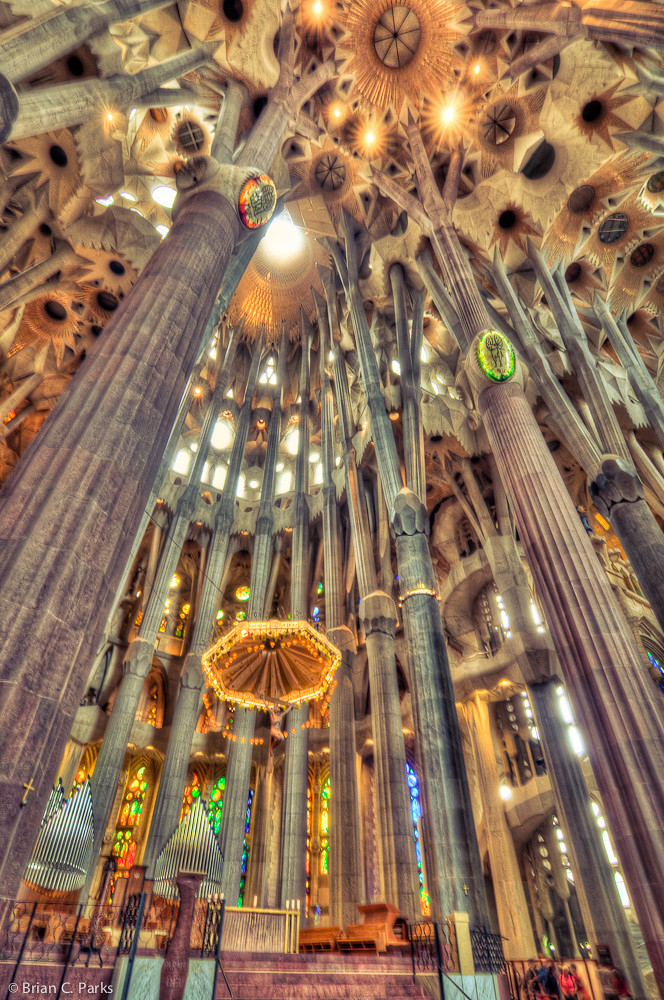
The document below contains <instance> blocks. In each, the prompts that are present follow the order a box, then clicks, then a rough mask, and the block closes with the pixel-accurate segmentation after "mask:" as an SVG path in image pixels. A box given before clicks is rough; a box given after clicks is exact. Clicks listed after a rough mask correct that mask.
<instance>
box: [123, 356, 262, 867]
mask: <svg viewBox="0 0 664 1000" xmlns="http://www.w3.org/2000/svg"><path fill="white" fill-rule="evenodd" d="M260 356H261V351H260V347H259V345H258V344H256V345H255V347H254V356H253V359H252V363H251V368H250V370H249V375H248V378H247V384H246V386H245V389H244V401H243V403H242V407H241V409H240V414H239V419H238V423H237V427H236V431H235V438H234V440H233V446H232V450H231V457H230V461H229V465H228V472H227V474H226V480H225V482H224V489H223V492H222V496H221V500H220V502H219V510H218V512H217V515H216V517H215V524H214V531H213V534H212V539H211V542H210V551H209V556H208V560H207V565H206V569H205V578H204V582H203V590H202V593H201V600H200V603H199V606H198V612H197V614H196V621H195V622H194V630H193V634H192V637H191V644H190V646H189V652H188V653H187V656H186V658H185V661H184V665H183V667H182V674H181V677H180V693H179V696H178V701H177V705H176V706H175V714H174V716H173V722H172V724H171V732H170V735H169V739H168V749H167V751H166V757H165V758H164V765H163V767H162V771H161V779H160V782H159V788H158V790H157V798H156V800H155V805H154V809H153V812H152V819H151V822H150V832H149V836H148V842H147V846H146V849H145V855H144V857H143V863H144V864H145V865H147V867H148V877H152V871H153V866H154V864H155V862H156V861H157V858H158V857H159V852H160V851H161V849H162V848H163V846H164V844H165V843H166V841H167V840H168V838H169V837H170V835H171V834H172V833H173V831H174V830H175V827H176V826H177V823H178V820H179V818H180V812H181V810H182V797H183V795H184V788H185V785H186V780H187V769H188V767H189V757H190V753H191V741H192V738H193V735H194V730H195V727H196V722H197V720H198V716H199V712H200V703H201V690H202V687H203V671H202V666H201V663H202V656H203V653H205V651H206V650H207V649H208V647H209V645H210V641H211V636H212V632H213V629H214V625H215V622H216V612H217V609H218V607H219V604H220V603H221V598H222V594H223V588H222V586H220V585H221V584H222V583H223V578H224V575H225V572H226V569H227V567H228V563H229V557H230V553H231V529H232V527H233V514H234V511H235V499H236V496H237V486H238V480H239V478H240V470H241V468H242V459H243V456H244V449H245V447H246V444H247V434H248V432H249V421H250V418H251V402H252V397H253V394H254V389H255V386H256V378H257V376H258V366H259V363H260ZM226 384H228V383H226ZM224 395H225V392H224V393H222V394H221V398H223V396H224ZM217 412H218V411H217ZM197 454H200V448H199V451H198V452H197Z"/></svg>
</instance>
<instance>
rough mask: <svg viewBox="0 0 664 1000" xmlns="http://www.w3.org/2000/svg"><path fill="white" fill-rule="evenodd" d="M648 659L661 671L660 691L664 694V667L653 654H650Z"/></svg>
mask: <svg viewBox="0 0 664 1000" xmlns="http://www.w3.org/2000/svg"><path fill="white" fill-rule="evenodd" d="M646 652H647V651H646ZM648 659H649V660H650V662H651V663H652V665H653V667H657V669H658V670H659V689H660V691H661V692H662V693H663V694H664V667H663V666H662V664H661V663H660V662H659V660H658V659H657V657H656V656H653V654H652V653H648Z"/></svg>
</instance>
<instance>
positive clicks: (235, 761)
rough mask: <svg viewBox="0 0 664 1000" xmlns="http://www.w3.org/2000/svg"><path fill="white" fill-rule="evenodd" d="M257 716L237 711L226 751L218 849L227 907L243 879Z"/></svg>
mask: <svg viewBox="0 0 664 1000" xmlns="http://www.w3.org/2000/svg"><path fill="white" fill-rule="evenodd" d="M255 724H256V716H255V714H254V712H253V711H252V710H251V709H250V708H240V707H238V708H236V709H235V712H234V714H233V739H232V741H231V746H230V749H229V752H228V766H227V768H226V793H225V796H224V807H223V809H222V810H221V828H220V830H219V846H220V847H221V851H222V854H223V855H224V868H223V872H222V876H221V891H222V892H223V893H224V896H225V898H226V900H227V902H228V905H229V906H236V905H237V900H238V894H239V891H240V880H241V878H242V870H241V869H242V845H243V843H244V827H245V822H246V815H247V799H248V797H249V786H250V784H251V757H252V746H251V744H250V742H249V740H250V739H251V738H252V737H253V735H254V728H255Z"/></svg>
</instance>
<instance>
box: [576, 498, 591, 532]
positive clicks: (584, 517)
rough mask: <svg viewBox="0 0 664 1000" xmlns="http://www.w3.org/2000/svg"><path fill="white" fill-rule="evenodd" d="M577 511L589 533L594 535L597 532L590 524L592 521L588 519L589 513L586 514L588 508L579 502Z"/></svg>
mask: <svg viewBox="0 0 664 1000" xmlns="http://www.w3.org/2000/svg"><path fill="white" fill-rule="evenodd" d="M576 512H577V514H578V515H579V518H580V519H581V524H582V525H583V527H584V528H585V529H586V531H587V532H588V534H589V535H594V534H595V532H594V531H593V529H592V528H591V526H590V521H589V520H588V515H587V514H586V508H585V507H582V506H581V505H580V504H579V506H578V507H577V508H576Z"/></svg>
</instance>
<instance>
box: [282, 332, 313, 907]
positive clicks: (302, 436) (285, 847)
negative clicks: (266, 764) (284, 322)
mask: <svg viewBox="0 0 664 1000" xmlns="http://www.w3.org/2000/svg"><path fill="white" fill-rule="evenodd" d="M301 327H302V332H301V346H302V365H301V368H300V396H301V403H300V420H299V438H298V447H297V461H296V465H295V499H294V508H295V512H294V521H293V550H292V557H291V618H292V619H293V621H302V620H303V619H305V618H307V617H308V616H307V603H308V597H309V506H308V504H307V497H308V494H309V443H310V421H309V407H310V401H309V396H310V392H311V386H310V378H309V349H310V341H311V330H310V328H309V323H308V321H307V320H306V319H305V317H304V315H302V324H301ZM308 721H309V705H308V703H306V702H305V703H304V704H303V705H300V706H299V707H298V708H292V709H291V710H290V712H289V713H288V715H287V716H286V721H285V724H284V729H288V739H287V740H286V747H285V759H284V790H283V798H282V806H281V905H282V906H285V905H286V902H287V901H288V900H293V899H296V900H298V901H299V903H300V906H301V909H302V912H304V899H305V893H306V880H307V784H308V780H309V728H308V726H307V722H308Z"/></svg>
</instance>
